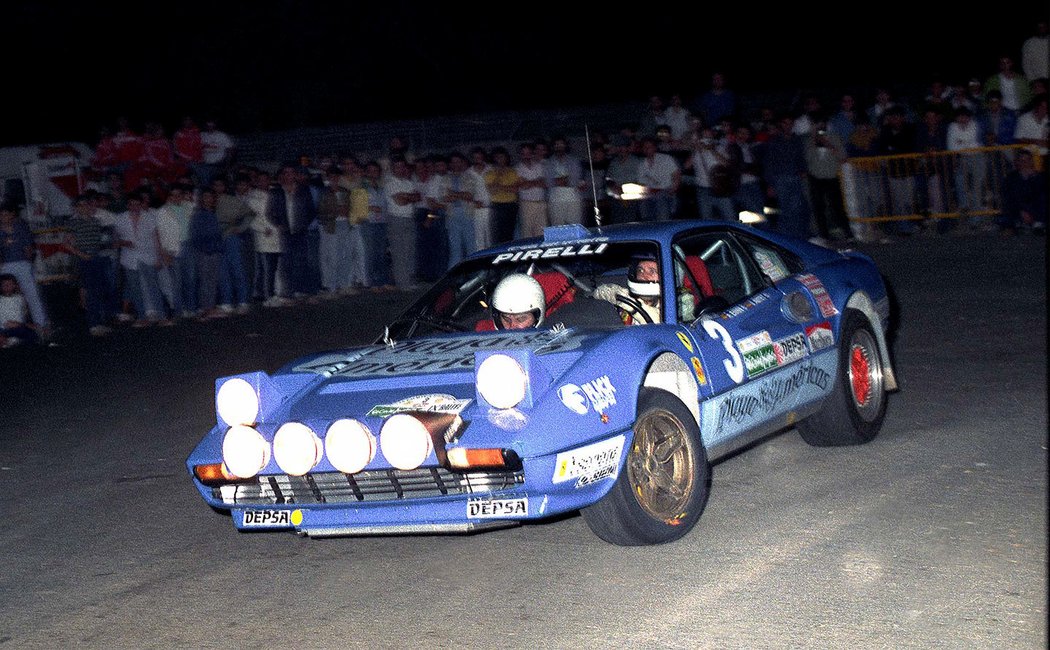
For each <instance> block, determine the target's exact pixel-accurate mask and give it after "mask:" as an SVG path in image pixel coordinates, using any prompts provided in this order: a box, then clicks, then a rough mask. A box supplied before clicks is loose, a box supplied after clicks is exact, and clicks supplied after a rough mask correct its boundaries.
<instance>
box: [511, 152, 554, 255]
mask: <svg viewBox="0 0 1050 650" xmlns="http://www.w3.org/2000/svg"><path fill="white" fill-rule="evenodd" d="M535 153H536V149H535V147H534V146H533V144H532V143H528V142H526V143H524V144H522V145H521V146H520V147H519V148H518V157H519V160H518V164H517V165H515V166H514V171H516V172H518V178H520V179H521V182H520V183H519V184H518V209H519V215H518V223H519V226H520V228H521V232H520V233H519V234H520V236H521V237H523V238H524V237H540V236H542V235H543V229H544V228H546V227H547V226H548V221H547V219H548V216H547V189H546V188H547V179H546V175H545V174H544V169H543V163H541V162H539V161H538V160H536V158H535Z"/></svg>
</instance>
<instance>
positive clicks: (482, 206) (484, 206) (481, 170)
mask: <svg viewBox="0 0 1050 650" xmlns="http://www.w3.org/2000/svg"><path fill="white" fill-rule="evenodd" d="M490 169H492V167H491V165H489V162H488V154H486V153H485V150H484V149H482V148H481V147H474V148H472V149H471V150H470V170H469V171H470V172H471V173H473V174H475V175H476V176H477V177H478V182H477V184H476V186H477V193H476V194H475V195H474V198H475V201H474V203H475V208H474V246H475V248H476V249H477V250H481V249H483V248H488V247H489V246H492V197H491V196H489V188H488V185H487V184H486V183H485V174H487V173H488V171H489V170H490Z"/></svg>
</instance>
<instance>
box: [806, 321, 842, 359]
mask: <svg viewBox="0 0 1050 650" xmlns="http://www.w3.org/2000/svg"><path fill="white" fill-rule="evenodd" d="M806 339H807V340H808V341H809V349H810V351H811V352H816V351H817V350H823V349H824V348H829V347H831V346H833V345H835V333H834V332H833V331H832V330H831V323H830V322H829V321H824V322H823V323H820V324H818V325H810V326H809V327H807V328H806Z"/></svg>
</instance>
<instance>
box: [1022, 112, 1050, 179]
mask: <svg viewBox="0 0 1050 650" xmlns="http://www.w3.org/2000/svg"><path fill="white" fill-rule="evenodd" d="M1014 139H1015V140H1017V143H1018V144H1027V145H1030V146H1031V147H1033V148H1034V149H1035V150H1036V151H1037V152H1038V154H1039V155H1040V156H1042V157H1043V159H1044V160H1043V162H1044V163H1045V162H1046V156H1047V139H1048V131H1047V96H1046V95H1045V94H1041V95H1037V96H1036V97H1034V98H1033V99H1032V102H1031V104H1030V105H1029V110H1027V111H1025V112H1024V113H1021V115H1019V116H1018V118H1017V126H1016V127H1014ZM1043 169H1046V166H1045V165H1044V166H1043Z"/></svg>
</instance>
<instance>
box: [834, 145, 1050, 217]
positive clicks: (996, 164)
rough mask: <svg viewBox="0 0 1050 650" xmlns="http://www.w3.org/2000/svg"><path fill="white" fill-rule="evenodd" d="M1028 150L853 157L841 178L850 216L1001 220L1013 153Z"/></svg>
mask: <svg viewBox="0 0 1050 650" xmlns="http://www.w3.org/2000/svg"><path fill="white" fill-rule="evenodd" d="M1026 146H1028V145H1022V144H1017V145H1004V146H997V147H981V148H979V149H964V150H961V151H936V152H929V153H916V154H903V155H897V156H872V157H865V158H849V159H847V160H846V162H845V163H843V165H842V169H841V173H840V178H841V181H842V198H843V201H844V203H845V206H846V214H847V216H848V217H849V219H850V221H852V222H855V223H860V224H871V223H877V222H885V221H924V220H926V219H959V218H971V217H973V218H981V217H994V216H997V215H998V214H999V212H1000V210H1001V209H1002V204H1003V201H1002V198H1003V196H1002V190H1003V180H1004V179H1005V178H1006V175H1007V174H1008V173H1009V172H1010V171H1011V170H1012V169H1013V157H1014V152H1015V151H1016V150H1017V149H1020V148H1023V147H1026ZM1036 159H1037V160H1038V159H1039V156H1036Z"/></svg>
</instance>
